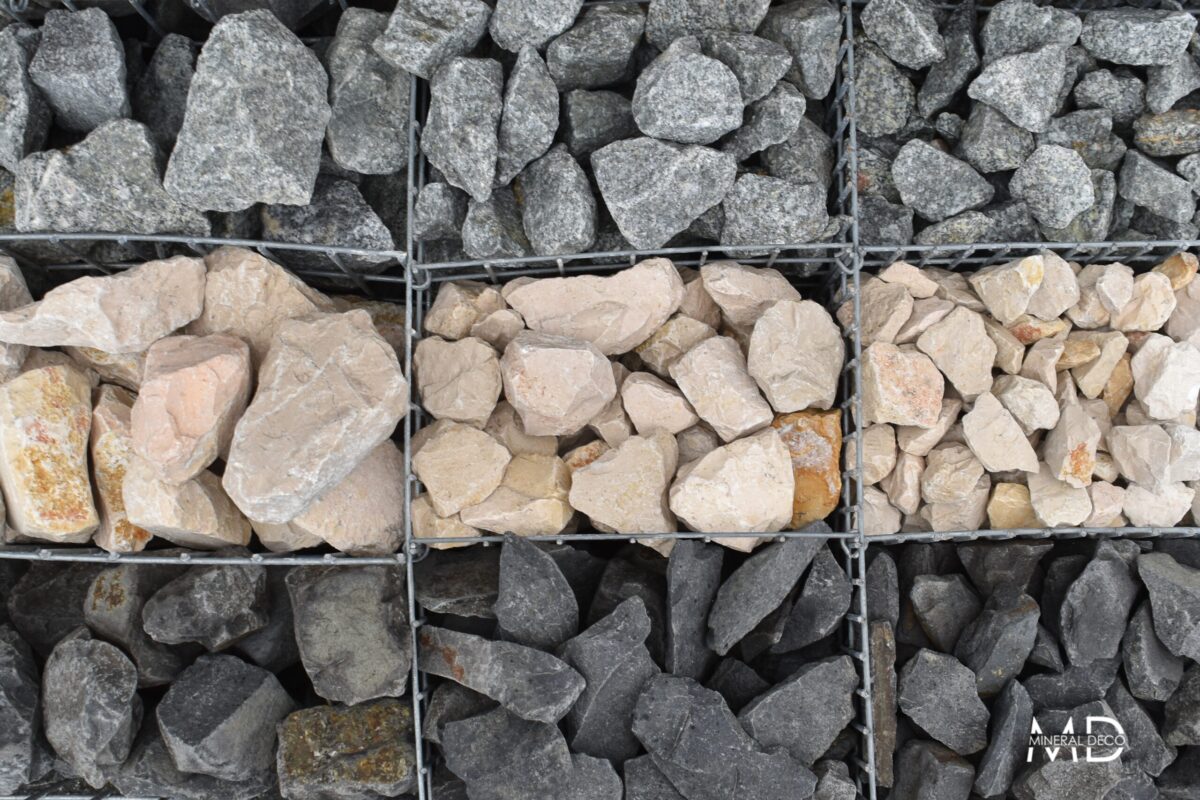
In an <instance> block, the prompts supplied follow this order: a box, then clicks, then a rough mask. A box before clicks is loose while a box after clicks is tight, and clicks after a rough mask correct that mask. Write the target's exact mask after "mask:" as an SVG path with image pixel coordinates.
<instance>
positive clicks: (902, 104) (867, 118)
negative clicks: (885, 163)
mask: <svg viewBox="0 0 1200 800" xmlns="http://www.w3.org/2000/svg"><path fill="white" fill-rule="evenodd" d="M854 87H855V96H856V108H857V109H858V129H859V131H861V132H862V133H865V134H866V135H868V136H890V135H892V134H895V133H899V132H900V131H901V130H902V129H903V128H904V125H905V124H906V123H907V122H908V119H909V117H910V116H911V115H912V114H913V113H914V112H915V111H916V108H917V95H916V91H915V90H914V89H913V84H912V81H911V80H909V78H908V76H907V75H905V74H904V73H903V72H901V71H900V69H899V67H897V66H896V65H895V64H893V63H892V62H891V60H890V59H889V58H888V57H887V56H885V55H884V54H883V51H882V50H880V49H879V48H878V47H877V46H875V45H874V44H872V43H870V42H868V41H866V40H865V39H861V38H860V39H859V40H858V41H856V42H855V52H854Z"/></svg>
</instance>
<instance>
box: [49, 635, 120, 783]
mask: <svg viewBox="0 0 1200 800" xmlns="http://www.w3.org/2000/svg"><path fill="white" fill-rule="evenodd" d="M137 682H138V677H137V668H136V667H134V666H133V662H131V661H130V660H129V659H128V658H126V657H125V654H124V653H122V652H121V651H120V650H118V649H117V648H115V647H113V646H112V645H111V644H109V643H108V642H100V641H94V640H90V639H73V640H67V641H63V642H60V643H59V645H58V646H57V647H55V648H54V652H52V653H51V654H50V657H49V658H48V659H46V669H45V672H44V673H43V675H42V715H43V719H44V721H45V725H46V739H47V740H48V741H49V742H50V745H51V746H52V747H53V748H54V752H55V753H57V754H58V757H59V758H61V759H62V760H64V761H66V762H67V763H68V764H69V765H70V766H71V769H72V770H74V771H75V772H76V773H78V774H79V776H80V777H82V778H83V779H84V780H85V781H87V783H88V785H89V786H91V787H92V788H95V789H99V788H101V787H103V786H104V784H106V783H107V782H108V779H109V777H110V776H111V775H112V773H113V772H115V771H116V769H117V768H118V767H120V765H121V764H122V763H124V761H125V758H126V757H127V756H128V755H129V749H130V747H131V746H132V745H133V737H134V736H135V735H137V731H138V726H139V725H141V722H142V701H141V698H140V697H138V694H137Z"/></svg>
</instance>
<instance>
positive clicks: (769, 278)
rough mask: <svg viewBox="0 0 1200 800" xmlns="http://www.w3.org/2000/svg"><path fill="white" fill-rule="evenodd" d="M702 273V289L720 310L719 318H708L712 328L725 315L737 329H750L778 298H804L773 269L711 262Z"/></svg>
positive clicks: (702, 269)
mask: <svg viewBox="0 0 1200 800" xmlns="http://www.w3.org/2000/svg"><path fill="white" fill-rule="evenodd" d="M700 275H701V282H702V283H701V287H700V288H701V289H702V290H703V292H704V293H705V294H706V295H708V298H709V301H710V302H712V303H715V305H716V306H717V308H718V309H719V310H720V317H719V318H716V319H710V320H708V324H710V325H712V326H713V327H718V326H719V324H720V319H721V318H723V319H724V320H725V321H726V322H728V323H729V324H730V325H732V326H733V327H734V328H750V327H753V325H754V324H755V322H757V321H758V319H759V317H761V316H762V315H763V314H764V313H765V312H766V311H767V309H769V308H770V307H771V306H773V305H774V304H775V303H777V302H778V301H780V300H794V301H795V302H797V303H798V302H800V300H801V298H800V293H799V292H798V291H796V288H795V287H794V286H792V285H791V283H789V282H788V279H787V278H786V277H784V276H783V274H782V273H780V272H779V271H778V270H774V269H770V268H761V267H751V266H746V265H743V264H738V263H736V262H733V261H712V262H709V263H708V264H705V265H704V266H703V267H701V268H700ZM684 307H686V300H685V303H684V305H683V306H681V308H684Z"/></svg>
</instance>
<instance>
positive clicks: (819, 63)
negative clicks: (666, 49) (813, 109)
mask: <svg viewBox="0 0 1200 800" xmlns="http://www.w3.org/2000/svg"><path fill="white" fill-rule="evenodd" d="M672 5H683V3H681V2H680V0H672ZM713 5H716V4H713ZM721 5H722V6H723V5H724V4H721ZM766 6H767V4H766V3H763V2H761V0H757V2H752V3H750V4H749V5H748V6H747V10H748V9H750V8H754V7H758V8H760V9H765V8H766ZM752 19H753V17H749V19H747V20H746V21H750V20H752ZM841 26H842V22H841V19H840V17H839V15H838V11H837V9H836V8H835V7H834V6H833V5H831V4H830V3H827V2H825V0H800V1H799V2H795V3H787V4H785V5H782V6H775V7H774V8H771V9H770V10H767V12H766V16H765V17H763V19H762V25H761V26H760V27H759V29H758V34H759V35H760V36H762V37H763V38H764V39H769V40H771V41H773V42H778V43H779V44H781V45H783V46H784V47H786V48H787V49H788V51H789V52H790V53H791V54H792V68H791V69H790V70H788V72H787V74H786V75H785V76H784V77H785V78H786V79H787V80H788V81H790V82H792V83H794V84H796V85H797V86H799V87H800V91H802V92H804V96H805V97H810V98H813V99H814V100H815V99H820V98H822V97H825V95H827V94H828V93H829V89H830V87H832V86H833V78H834V73H835V72H836V70H837V51H838V41H839V36H840V34H841ZM652 27H653V26H651V25H650V23H649V22H647V30H648V31H649V30H651V29H652ZM719 27H720V28H723V29H726V30H745V28H743V27H742V26H741V25H737V24H734V25H721V26H719Z"/></svg>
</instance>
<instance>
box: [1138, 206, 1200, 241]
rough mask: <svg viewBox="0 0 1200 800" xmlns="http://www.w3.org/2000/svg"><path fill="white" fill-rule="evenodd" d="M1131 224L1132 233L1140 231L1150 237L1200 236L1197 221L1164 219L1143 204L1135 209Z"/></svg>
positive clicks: (1179, 237)
mask: <svg viewBox="0 0 1200 800" xmlns="http://www.w3.org/2000/svg"><path fill="white" fill-rule="evenodd" d="M1129 224H1130V227H1131V231H1130V232H1131V233H1132V232H1134V231H1138V232H1141V233H1143V234H1145V235H1146V236H1147V237H1148V238H1150V239H1195V238H1197V237H1200V226H1197V225H1196V223H1195V221H1192V222H1175V221H1173V220H1169V219H1164V218H1162V217H1160V216H1158V215H1157V214H1152V213H1151V212H1149V211H1147V210H1146V209H1144V208H1142V207H1141V206H1138V207H1137V208H1135V209H1134V210H1133V219H1132V220H1130V223H1129Z"/></svg>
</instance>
